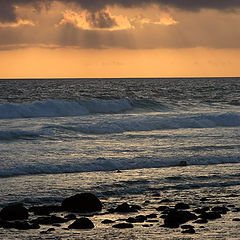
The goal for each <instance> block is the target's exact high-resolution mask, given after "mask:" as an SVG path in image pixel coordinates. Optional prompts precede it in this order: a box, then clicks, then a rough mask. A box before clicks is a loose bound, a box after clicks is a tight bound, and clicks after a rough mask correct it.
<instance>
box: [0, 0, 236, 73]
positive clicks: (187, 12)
mask: <svg viewBox="0 0 240 240" xmlns="http://www.w3.org/2000/svg"><path fill="white" fill-rule="evenodd" d="M99 1H100V0H99ZM168 1H169V2H172V4H173V5H171V6H168V5H164V4H163V2H166V0H165V1H164V0H159V1H158V0H156V1H155V4H154V5H146V4H145V3H144V0H139V1H138V0H134V1H130V2H132V5H131V6H130V5H129V6H125V5H124V6H122V5H116V4H115V5H111V4H109V5H106V6H105V5H104V6H102V5H101V6H99V5H98V4H97V3H98V0H94V1H93V2H92V3H93V4H96V7H94V9H92V8H93V7H92V5H91V6H88V5H86V6H85V5H84V4H83V3H82V2H84V1H83V0H82V1H81V0H79V1H78V0H72V1H69V2H71V4H66V3H65V1H64V0H58V1H54V3H53V4H51V5H47V7H46V5H44V4H42V3H43V2H44V1H38V0H32V1H31V0H29V1H21V0H20V1H16V0H10V1H9V2H10V3H12V5H10V3H9V2H5V0H3V2H0V9H2V10H0V78H48V77H49V78H50V77H51V78H58V77H59V78H64V77H69V78H78V77H79V78H81V77H184V76H186V77H195V76H196V77H197V76H202V77H203V76H219V77H220V76H240V61H239V56H240V28H239V26H240V11H239V6H240V4H239V6H238V5H231V2H232V3H233V4H234V3H235V2H236V1H231V0H229V4H230V5H231V6H230V5H229V6H227V5H222V6H221V8H220V9H218V8H219V5H216V6H218V7H215V5H214V4H213V3H214V2H216V1H214V0H209V1H210V2H212V5H211V7H209V6H203V7H201V6H198V5H191V4H192V3H193V1H192V0H188V1H186V2H189V5H183V6H179V5H176V6H175V5H174V4H175V3H176V0H172V1H171V0H168ZM26 2H28V4H26ZM39 2H40V4H39ZM85 2H88V1H87V0H86V1H85ZM106 2H108V1H106ZM113 2H114V1H113ZM115 2H116V3H118V0H115ZM119 2H120V1H119ZM153 2H154V1H153ZM221 2H222V0H218V3H220V5H221ZM140 3H141V4H140ZM142 3H144V6H143V5H142ZM160 3H161V4H160ZM190 3H191V4H190ZM222 3H223V4H224V2H222ZM4 4H5V5H4ZM177 4H178V3H177ZM1 5H2V6H1ZM9 6H11V7H12V8H9ZM190 7H191V8H190ZM4 8H5V13H6V14H5V15H3V13H2V15H1V11H3V9H4ZM9 9H10V10H9ZM11 11H12V12H11Z"/></svg>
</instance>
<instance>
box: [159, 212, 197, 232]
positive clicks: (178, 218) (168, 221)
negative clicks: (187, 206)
mask: <svg viewBox="0 0 240 240" xmlns="http://www.w3.org/2000/svg"><path fill="white" fill-rule="evenodd" d="M195 219H197V216H196V215H195V214H193V213H191V212H188V211H178V210H171V211H170V212H169V213H168V215H167V216H166V218H165V219H164V226H165V227H169V228H177V227H179V225H180V224H183V223H186V222H188V221H190V220H195Z"/></svg>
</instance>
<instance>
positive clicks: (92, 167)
mask: <svg viewBox="0 0 240 240" xmlns="http://www.w3.org/2000/svg"><path fill="white" fill-rule="evenodd" d="M181 160H185V157H183V158H180V157H177V158H164V157H163V158H161V159H160V158H154V157H153V158H146V157H137V158H133V159H131V158H121V159H120V158H118V159H116V158H109V159H105V158H97V159H93V160H91V161H88V162H85V161H82V162H81V160H80V159H79V162H77V163H72V164H66V163H64V164H59V163H52V164H42V163H38V164H36V165H31V164H29V165H28V164H21V165H18V166H16V167H12V168H1V169H0V178H6V177H13V176H20V175H36V174H59V173H79V172H94V171H115V170H118V169H119V170H127V169H142V168H162V167H171V166H179V163H180V161H181ZM239 162H240V157H239V156H235V157H201V158H197V159H196V158H194V157H193V158H191V157H188V161H187V164H188V165H211V164H223V163H239Z"/></svg>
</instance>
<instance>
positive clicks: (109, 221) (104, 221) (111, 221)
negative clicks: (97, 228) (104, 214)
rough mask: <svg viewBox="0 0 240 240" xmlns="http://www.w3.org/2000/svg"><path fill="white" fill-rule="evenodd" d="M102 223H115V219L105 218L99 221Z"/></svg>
mask: <svg viewBox="0 0 240 240" xmlns="http://www.w3.org/2000/svg"><path fill="white" fill-rule="evenodd" d="M101 223H102V224H110V223H115V221H113V220H111V219H105V220H103V221H102V222H101Z"/></svg>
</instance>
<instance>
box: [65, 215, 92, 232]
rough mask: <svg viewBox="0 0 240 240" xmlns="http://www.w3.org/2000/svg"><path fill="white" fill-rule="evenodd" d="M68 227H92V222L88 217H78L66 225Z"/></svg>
mask: <svg viewBox="0 0 240 240" xmlns="http://www.w3.org/2000/svg"><path fill="white" fill-rule="evenodd" d="M68 228H70V229H92V228H94V224H93V222H92V221H91V220H90V219H88V218H84V217H83V218H79V219H77V220H75V221H74V222H73V223H72V224H70V225H69V226H68Z"/></svg>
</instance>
